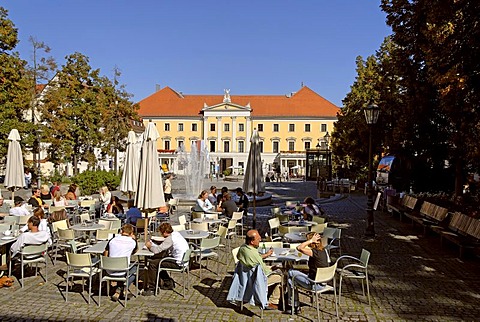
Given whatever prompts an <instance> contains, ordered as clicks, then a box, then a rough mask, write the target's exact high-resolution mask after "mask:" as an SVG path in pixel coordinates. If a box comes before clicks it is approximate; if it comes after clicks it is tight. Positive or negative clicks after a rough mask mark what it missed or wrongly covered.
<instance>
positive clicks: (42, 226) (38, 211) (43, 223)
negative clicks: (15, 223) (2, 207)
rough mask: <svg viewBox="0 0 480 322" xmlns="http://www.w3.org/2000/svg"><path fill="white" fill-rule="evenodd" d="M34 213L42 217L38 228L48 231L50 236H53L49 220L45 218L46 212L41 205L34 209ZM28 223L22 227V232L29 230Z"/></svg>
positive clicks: (39, 217)
mask: <svg viewBox="0 0 480 322" xmlns="http://www.w3.org/2000/svg"><path fill="white" fill-rule="evenodd" d="M33 215H34V216H35V217H37V218H38V219H40V224H38V230H39V231H46V232H47V233H48V234H49V235H50V237H51V233H50V228H49V227H48V222H47V220H46V219H45V212H44V211H43V209H42V208H41V207H38V208H37V209H35V210H34V211H33ZM28 229H29V228H28V225H25V226H23V227H22V228H20V231H21V232H22V233H24V232H26V231H27V230H28Z"/></svg>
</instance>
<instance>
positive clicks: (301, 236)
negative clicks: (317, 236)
mask: <svg viewBox="0 0 480 322" xmlns="http://www.w3.org/2000/svg"><path fill="white" fill-rule="evenodd" d="M283 237H284V238H285V239H286V240H288V241H290V242H293V243H303V242H304V241H306V240H307V233H305V232H294V233H286V234H285V235H284V236H283Z"/></svg>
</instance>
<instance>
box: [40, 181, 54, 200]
mask: <svg viewBox="0 0 480 322" xmlns="http://www.w3.org/2000/svg"><path fill="white" fill-rule="evenodd" d="M40 199H42V200H43V201H45V200H52V194H51V193H50V188H48V185H46V184H42V186H41V188H40Z"/></svg>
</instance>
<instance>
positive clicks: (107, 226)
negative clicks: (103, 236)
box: [98, 219, 113, 229]
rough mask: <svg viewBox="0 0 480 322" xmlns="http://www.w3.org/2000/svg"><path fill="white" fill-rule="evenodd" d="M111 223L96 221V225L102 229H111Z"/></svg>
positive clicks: (101, 220)
mask: <svg viewBox="0 0 480 322" xmlns="http://www.w3.org/2000/svg"><path fill="white" fill-rule="evenodd" d="M112 222H113V221H112V220H103V219H99V220H98V224H99V225H103V227H104V228H102V229H111V227H112Z"/></svg>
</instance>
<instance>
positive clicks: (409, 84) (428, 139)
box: [381, 0, 480, 195]
mask: <svg viewBox="0 0 480 322" xmlns="http://www.w3.org/2000/svg"><path fill="white" fill-rule="evenodd" d="M381 8H382V10H384V11H385V12H386V13H387V23H388V24H389V25H390V26H391V27H392V30H393V35H392V37H393V39H394V41H395V42H396V43H397V44H398V50H397V51H396V63H395V65H396V71H397V75H398V76H399V77H400V78H401V79H402V83H403V86H404V95H403V96H404V98H405V100H404V101H405V105H406V106H407V109H408V110H409V111H410V112H414V113H413V114H410V116H412V117H413V118H414V119H415V120H416V121H419V119H420V118H421V119H422V120H423V122H414V124H415V125H416V126H415V127H414V130H413V131H412V133H413V135H414V136H413V139H414V140H412V141H411V142H408V141H407V144H411V145H412V146H414V150H415V153H417V154H418V156H419V160H422V161H423V162H425V163H426V164H430V165H431V167H433V168H437V169H438V170H440V169H441V168H444V162H445V160H449V161H450V163H451V164H453V165H454V166H453V167H454V172H455V186H454V187H455V193H456V194H457V195H459V194H461V188H462V183H463V182H464V175H465V172H466V170H467V169H475V170H476V171H478V169H479V161H478V160H479V158H478V156H479V155H478V154H479V149H478V147H477V145H478V144H477V142H478V139H479V130H480V128H479V126H478V124H479V113H478V104H479V103H478V102H479V87H478V84H479V78H480V76H479V75H480V66H479V64H480V62H479V60H478V57H479V54H480V52H479V51H480V37H479V36H480V25H479V23H478V17H479V16H480V4H479V3H478V1H469V0H460V1H439V0H435V1H426V0H416V1H391V0H382V4H381Z"/></svg>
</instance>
